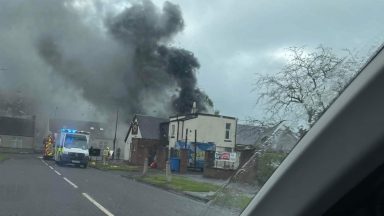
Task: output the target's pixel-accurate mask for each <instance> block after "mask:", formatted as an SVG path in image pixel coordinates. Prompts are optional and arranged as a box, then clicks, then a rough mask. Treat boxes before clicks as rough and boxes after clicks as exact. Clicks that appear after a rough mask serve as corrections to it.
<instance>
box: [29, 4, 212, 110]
mask: <svg viewBox="0 0 384 216" xmlns="http://www.w3.org/2000/svg"><path fill="white" fill-rule="evenodd" d="M57 4H59V3H57ZM65 17H66V19H68V21H69V22H72V23H71V24H68V22H66V25H63V26H57V28H60V31H61V32H62V33H63V35H60V36H58V34H55V33H52V32H41V36H40V37H39V38H38V40H37V41H36V47H37V50H38V54H39V55H40V56H41V57H42V59H43V60H44V62H45V63H47V64H48V65H50V66H51V67H52V69H53V71H54V72H55V73H56V74H58V75H59V76H61V77H63V78H64V79H65V80H67V81H69V87H70V86H73V87H74V88H77V89H79V90H80V91H81V93H82V96H83V97H84V98H85V99H86V100H88V101H90V102H91V103H93V104H95V105H96V106H99V107H100V108H101V109H105V110H114V108H115V107H120V108H122V109H124V111H125V113H127V114H133V113H144V114H154V113H153V112H158V113H157V114H160V115H165V116H166V115H171V114H176V113H177V114H184V113H188V112H190V111H191V108H192V104H193V102H194V101H196V104H197V107H198V110H199V111H200V112H206V111H207V107H209V106H212V102H211V100H210V99H209V97H208V96H207V95H206V94H205V93H204V92H202V91H201V90H199V89H198V87H197V80H196V72H197V70H198V69H199V67H200V64H199V62H198V60H197V59H196V57H195V56H194V55H193V53H192V52H190V51H187V50H184V49H181V48H176V47H173V46H171V45H169V44H170V43H171V42H172V39H173V37H174V36H175V35H176V34H177V33H179V32H181V31H182V30H183V28H184V20H183V17H182V13H181V10H180V7H179V6H177V5H175V4H172V3H170V2H165V3H164V5H163V7H162V9H161V10H160V9H159V8H157V7H156V6H155V5H154V4H153V3H152V2H151V1H145V0H143V1H139V2H136V3H134V4H132V5H131V6H129V7H127V8H126V9H125V10H123V11H122V12H121V13H119V14H117V15H113V16H109V17H107V18H106V19H105V20H104V22H103V24H104V27H105V29H106V30H107V33H106V39H101V38H102V37H101V36H99V35H97V33H95V32H94V31H93V30H89V31H87V30H84V29H81V28H82V27H84V26H82V25H83V24H82V23H80V22H79V21H78V20H76V19H78V17H76V16H74V18H72V17H71V16H69V15H66V16H65ZM74 23H77V24H74ZM79 29H80V30H79ZM57 30H58V29H55V30H53V32H55V31H57ZM78 31H80V33H81V34H82V35H80V39H79V40H78V41H76V39H78V38H77V37H79V36H78V35H76V33H78ZM71 39H75V41H71Z"/></svg>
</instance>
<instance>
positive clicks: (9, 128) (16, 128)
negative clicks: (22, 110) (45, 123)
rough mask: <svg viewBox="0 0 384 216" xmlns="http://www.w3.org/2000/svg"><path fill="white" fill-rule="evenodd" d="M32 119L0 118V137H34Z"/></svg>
mask: <svg viewBox="0 0 384 216" xmlns="http://www.w3.org/2000/svg"><path fill="white" fill-rule="evenodd" d="M34 128H35V122H34V119H33V118H16V117H4V116H2V117H0V135H11V136H25V137H33V136H34Z"/></svg>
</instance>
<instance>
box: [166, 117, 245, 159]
mask: <svg viewBox="0 0 384 216" xmlns="http://www.w3.org/2000/svg"><path fill="white" fill-rule="evenodd" d="M236 125H237V119H236V118H234V117H229V116H221V115H213V114H205V113H193V114H188V115H180V116H173V117H170V119H169V133H168V137H169V147H170V148H175V147H176V143H177V142H187V143H188V142H198V143H213V144H214V145H215V148H216V151H217V152H233V151H234V150H235V143H236V136H235V135H236Z"/></svg>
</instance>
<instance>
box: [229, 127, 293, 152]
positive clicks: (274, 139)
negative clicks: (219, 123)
mask: <svg viewBox="0 0 384 216" xmlns="http://www.w3.org/2000/svg"><path fill="white" fill-rule="evenodd" d="M297 141H298V137H297V136H296V134H295V133H294V132H292V131H291V130H290V128H289V127H287V126H285V125H284V124H283V123H278V124H276V125H274V126H271V127H262V126H253V125H242V124H239V125H238V126H237V134H236V150H238V151H244V150H248V149H268V150H272V151H281V152H286V153H287V152H289V151H291V149H292V148H293V147H294V146H295V144H296V143H297Z"/></svg>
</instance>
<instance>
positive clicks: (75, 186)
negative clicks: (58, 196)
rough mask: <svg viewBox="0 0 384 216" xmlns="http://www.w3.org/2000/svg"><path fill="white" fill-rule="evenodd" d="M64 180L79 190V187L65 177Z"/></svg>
mask: <svg viewBox="0 0 384 216" xmlns="http://www.w3.org/2000/svg"><path fill="white" fill-rule="evenodd" d="M64 180H65V181H66V182H68V183H69V184H70V185H72V186H73V187H74V188H78V187H77V185H75V184H74V183H73V182H71V181H69V179H67V178H65V177H64Z"/></svg>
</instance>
